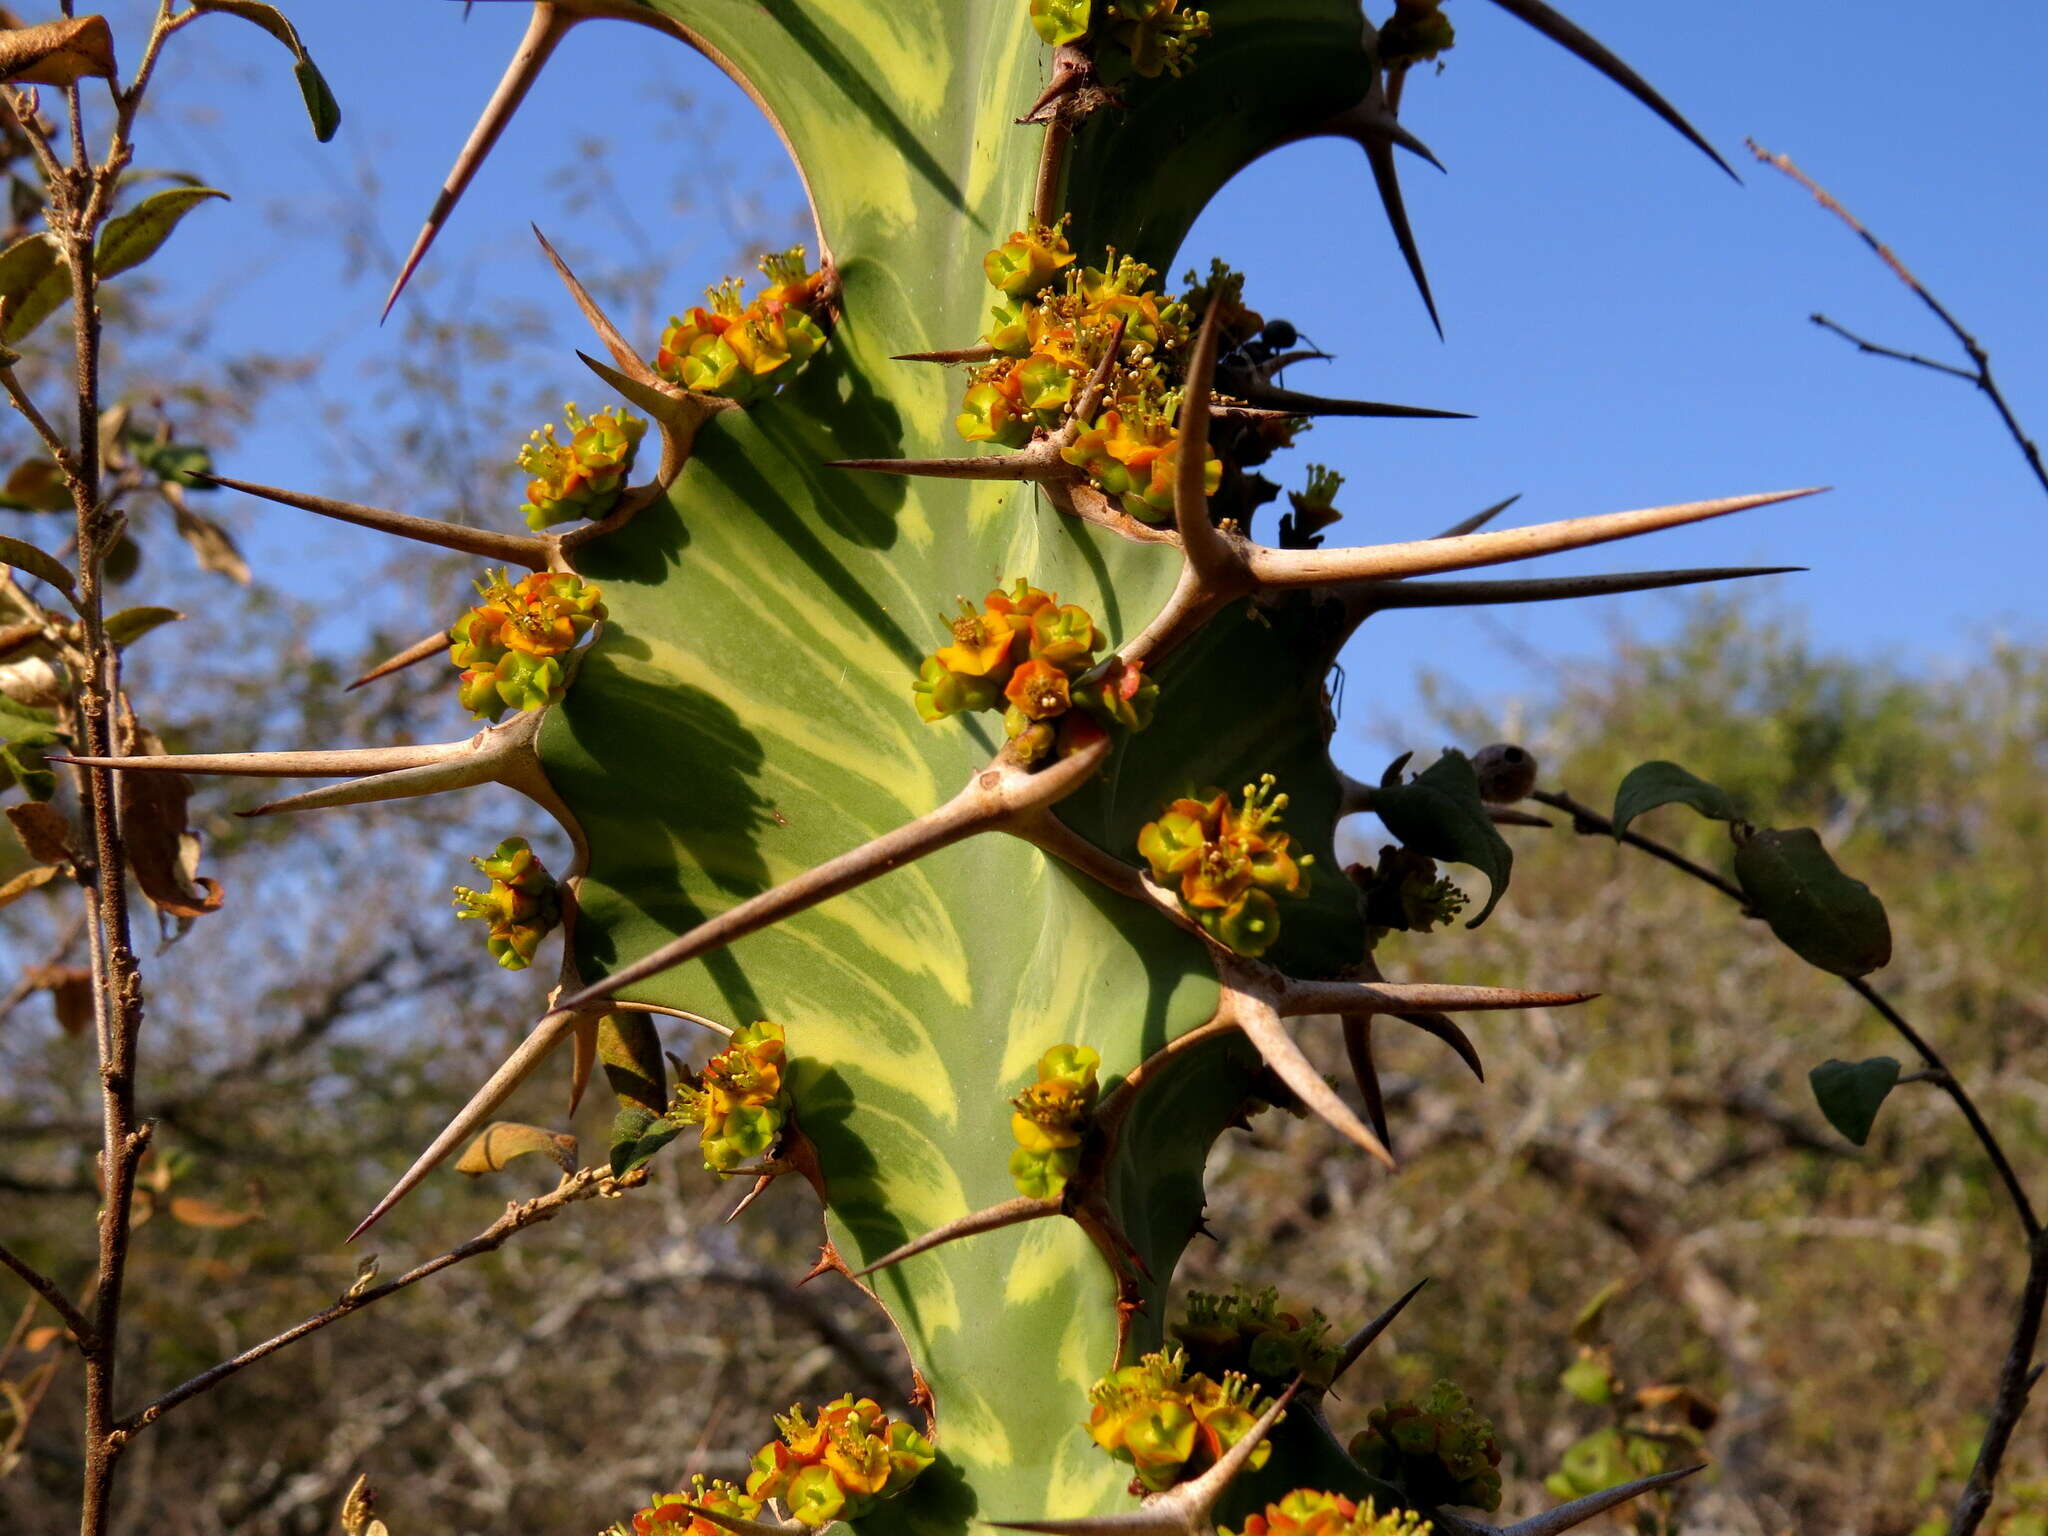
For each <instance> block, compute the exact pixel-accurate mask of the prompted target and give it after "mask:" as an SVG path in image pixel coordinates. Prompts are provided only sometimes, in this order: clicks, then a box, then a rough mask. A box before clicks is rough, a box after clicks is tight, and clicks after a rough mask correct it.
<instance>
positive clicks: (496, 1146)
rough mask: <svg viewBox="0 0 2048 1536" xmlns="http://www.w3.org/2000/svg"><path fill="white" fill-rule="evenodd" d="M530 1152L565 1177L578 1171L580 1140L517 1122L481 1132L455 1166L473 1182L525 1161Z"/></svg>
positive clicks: (496, 1124) (486, 1128) (495, 1125)
mask: <svg viewBox="0 0 2048 1536" xmlns="http://www.w3.org/2000/svg"><path fill="white" fill-rule="evenodd" d="M529 1152H538V1153H541V1154H542V1155H543V1156H545V1157H546V1158H547V1159H548V1160H549V1161H550V1162H552V1163H553V1164H554V1165H555V1166H556V1167H557V1168H560V1169H561V1170H562V1172H564V1173H574V1172H575V1171H576V1138H575V1137H574V1136H570V1135H566V1134H560V1135H558V1134H557V1133H555V1132H553V1131H546V1130H542V1129H541V1128H540V1127H539V1126H537V1125H521V1124H519V1123H518V1122H517V1121H514V1120H499V1121H495V1122H493V1123H492V1124H490V1125H487V1126H485V1127H484V1128H483V1129H482V1130H481V1131H479V1132H477V1135H476V1139H475V1140H474V1141H472V1142H471V1143H470V1144H469V1145H468V1146H467V1147H465V1148H463V1150H462V1157H461V1158H460V1160H459V1161H457V1163H456V1164H455V1171H456V1172H457V1173H466V1174H468V1175H469V1176H470V1177H471V1178H473V1179H474V1178H480V1177H482V1176H483V1175H484V1174H487V1173H496V1172H497V1171H498V1170H499V1169H500V1168H503V1167H504V1166H505V1165H506V1164H507V1163H509V1162H511V1161H512V1159H513V1158H515V1157H524V1156H525V1155H526V1154H527V1153H529Z"/></svg>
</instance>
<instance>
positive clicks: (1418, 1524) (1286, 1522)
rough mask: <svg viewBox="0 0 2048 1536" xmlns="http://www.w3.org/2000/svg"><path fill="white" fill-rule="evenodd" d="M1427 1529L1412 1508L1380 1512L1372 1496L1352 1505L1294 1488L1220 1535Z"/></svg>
mask: <svg viewBox="0 0 2048 1536" xmlns="http://www.w3.org/2000/svg"><path fill="white" fill-rule="evenodd" d="M1429 1530H1430V1525H1429V1522H1428V1521H1427V1520H1424V1519H1423V1518H1422V1517H1421V1516H1419V1515H1417V1514H1416V1513H1415V1512H1414V1511H1412V1510H1406V1509H1390V1510H1388V1511H1387V1512H1386V1513H1385V1514H1384V1515H1383V1514H1380V1513H1379V1512H1378V1511H1377V1510H1375V1509H1374V1508H1373V1502H1372V1500H1371V1499H1367V1500H1366V1501H1365V1502H1364V1503H1363V1504H1355V1503H1353V1502H1352V1501H1351V1500H1350V1499H1347V1498H1345V1497H1344V1495H1343V1494H1341V1493H1321V1492H1318V1491H1317V1490H1316V1489H1313V1488H1297V1489H1295V1490H1294V1492H1292V1493H1290V1494H1288V1495H1287V1496H1286V1497H1285V1498H1283V1499H1281V1500H1280V1501H1279V1502H1278V1503H1277V1504H1268V1505H1267V1506H1266V1507H1265V1509H1264V1510H1263V1511H1261V1512H1260V1513H1258V1514H1255V1515H1252V1516H1250V1517H1249V1518H1248V1519H1247V1520H1246V1521H1245V1523H1244V1529H1243V1530H1242V1531H1233V1530H1231V1529H1230V1528H1229V1527H1228V1526H1225V1527H1223V1536H1429Z"/></svg>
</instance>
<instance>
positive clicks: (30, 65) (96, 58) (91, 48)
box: [0, 16, 114, 85]
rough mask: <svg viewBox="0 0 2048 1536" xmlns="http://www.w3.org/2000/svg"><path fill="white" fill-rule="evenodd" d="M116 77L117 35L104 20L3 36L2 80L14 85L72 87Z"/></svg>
mask: <svg viewBox="0 0 2048 1536" xmlns="http://www.w3.org/2000/svg"><path fill="white" fill-rule="evenodd" d="M95 76H96V77H98V78H100V79H103V80H111V79H112V78H113V77H114V33H113V29H112V28H110V27H109V26H108V25H107V18H106V17H104V16H80V17H77V18H75V19H67V20H64V21H46V22H43V23H42V24H41V25H40V26H34V27H16V28H14V29H13V30H12V31H8V32H0V80H5V81H8V82H10V83H11V84H14V85H70V84H72V83H73V82H75V81H79V80H84V79H88V78H91V77H95Z"/></svg>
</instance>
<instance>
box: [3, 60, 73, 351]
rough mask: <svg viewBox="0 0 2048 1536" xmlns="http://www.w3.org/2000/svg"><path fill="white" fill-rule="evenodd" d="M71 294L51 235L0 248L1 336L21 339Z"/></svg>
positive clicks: (6, 338)
mask: <svg viewBox="0 0 2048 1536" xmlns="http://www.w3.org/2000/svg"><path fill="white" fill-rule="evenodd" d="M0 36H5V34H4V33H0ZM70 296H71V273H70V271H69V269H67V268H66V267H65V265H64V258H63V256H62V254H61V253H60V250H59V248H58V245H57V241H56V239H55V237H54V236H51V235H46V234H37V235H29V236H26V237H25V238H23V239H20V240H17V241H15V242H14V244H12V245H10V246H8V247H7V249H6V250H4V251H0V304H4V305H5V306H6V313H7V320H6V323H5V326H4V327H0V339H5V340H7V341H19V340H21V338H22V337H24V336H26V335H27V334H28V333H29V332H30V331H32V330H34V329H35V328H36V327H37V326H39V325H41V324H42V323H43V322H44V321H45V320H47V319H49V317H50V316H51V315H53V314H55V313H56V311H57V307H58V306H59V305H61V304H62V303H63V302H64V301H65V300H66V299H67V298H69V297H70Z"/></svg>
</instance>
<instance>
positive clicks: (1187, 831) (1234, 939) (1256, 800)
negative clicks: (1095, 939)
mask: <svg viewBox="0 0 2048 1536" xmlns="http://www.w3.org/2000/svg"><path fill="white" fill-rule="evenodd" d="M1286 809H1287V797H1286V796H1285V795H1276V794H1274V793H1273V775H1271V774H1270V773H1268V774H1264V775H1262V776H1261V777H1260V779H1259V782H1258V783H1257V784H1247V785H1246V786H1245V787H1244V798H1243V801H1242V803H1241V804H1240V805H1237V806H1233V805H1232V804H1231V803H1230V797H1229V796H1227V795H1225V794H1224V793H1222V791H1220V790H1211V791H1209V792H1208V793H1207V794H1206V795H1205V796H1204V798H1202V799H1200V800H1176V801H1174V802H1173V803H1172V804H1171V805H1169V806H1167V808H1166V810H1165V812H1164V813H1163V814H1161V816H1160V818H1159V819H1158V820H1157V821H1148V822H1147V823H1145V825H1144V827H1143V828H1142V829H1141V830H1140V831H1139V833H1138V852H1139V853H1141V854H1143V855H1144V857H1145V862H1146V863H1148V864H1150V865H1151V866H1152V878H1153V879H1154V880H1156V881H1158V882H1159V883H1160V884H1162V885H1168V884H1172V885H1177V886H1178V888H1179V896H1180V905H1181V910H1182V911H1183V912H1185V913H1187V914H1188V916H1190V917H1192V918H1193V919H1194V920H1195V921H1196V922H1198V923H1200V924H1201V925H1202V927H1203V928H1204V929H1206V930H1207V931H1208V932H1209V933H1210V934H1211V935H1213V936H1214V937H1215V938H1216V940H1217V941H1218V942H1219V943H1221V944H1224V945H1226V946H1227V947H1229V948H1230V949H1231V950H1233V951H1235V952H1236V953H1237V954H1240V955H1248V956H1254V957H1255V956H1258V955H1263V954H1264V953H1265V952H1266V951H1267V950H1268V949H1270V948H1272V947H1273V941H1274V940H1275V939H1277V938H1279V936H1280V907H1279V904H1278V903H1277V902H1275V901H1274V899H1273V898H1274V896H1275V895H1281V896H1292V897H1302V896H1306V895H1307V894H1308V870H1309V866H1310V865H1312V864H1313V863H1314V862H1315V857H1314V855H1313V854H1303V855H1302V856H1301V857H1300V858H1296V857H1295V856H1294V854H1293V853H1292V852H1291V851H1290V850H1289V844H1290V841H1291V840H1290V838H1289V837H1288V835H1287V834H1286V833H1285V832H1280V831H1277V830H1275V829H1276V828H1277V827H1278V826H1279V824H1280V813H1281V812H1282V811H1284V810H1286Z"/></svg>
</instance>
